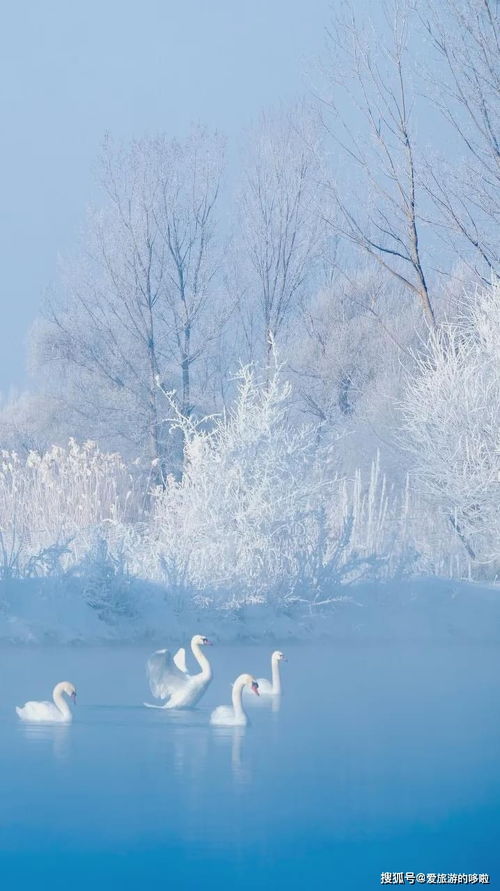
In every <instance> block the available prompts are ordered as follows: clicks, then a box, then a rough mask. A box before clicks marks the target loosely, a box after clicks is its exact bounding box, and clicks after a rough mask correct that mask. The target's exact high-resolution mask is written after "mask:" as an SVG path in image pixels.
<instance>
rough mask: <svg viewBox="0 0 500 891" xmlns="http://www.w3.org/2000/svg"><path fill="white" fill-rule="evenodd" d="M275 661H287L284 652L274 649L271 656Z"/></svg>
mask: <svg viewBox="0 0 500 891" xmlns="http://www.w3.org/2000/svg"><path fill="white" fill-rule="evenodd" d="M271 658H272V659H273V660H274V661H275V662H288V659H287V658H286V656H285V654H284V653H282V652H281V650H275V651H274V653H273V655H272V657H271Z"/></svg>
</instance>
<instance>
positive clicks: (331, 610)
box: [0, 577, 500, 644]
mask: <svg viewBox="0 0 500 891" xmlns="http://www.w3.org/2000/svg"><path fill="white" fill-rule="evenodd" d="M121 593H122V596H123V592H121ZM126 595H127V596H126V597H125V599H124V600H123V603H124V604H125V606H124V608H123V609H122V611H121V612H119V611H114V612H111V611H110V610H109V608H108V609H107V610H106V609H105V608H104V607H103V605H102V604H97V603H94V605H91V602H89V593H88V590H86V588H85V580H84V579H81V578H75V577H73V578H70V579H67V578H66V579H62V578H61V579H50V578H47V579H25V580H11V581H4V582H1V583H0V641H2V642H4V643H23V644H37V643H62V644H73V643H76V644H95V643H110V642H113V641H116V642H122V643H125V642H126V643H132V642H140V641H150V642H151V643H156V642H158V643H159V642H163V643H165V642H176V641H181V640H185V638H186V636H189V635H190V634H191V633H192V631H193V629H201V630H202V631H203V633H205V634H209V635H210V636H211V637H213V638H214V640H216V641H220V642H231V641H235V640H248V641H256V640H264V639H269V640H272V639H276V640H279V641H285V640H287V639H288V640H308V639H314V638H322V637H326V638H329V639H332V640H349V639H353V640H356V639H360V640H367V641H371V640H373V641H381V640H382V641H383V640H398V639H399V640H408V641H411V640H414V641H433V642H441V641H442V642H450V641H457V642H460V641H463V642H467V641H475V642H483V641H484V642H495V643H496V642H500V586H492V585H489V586H488V585H481V584H477V583H468V582H463V581H456V580H445V579H437V578H415V579H405V580H404V581H391V582H385V583H380V582H378V583H364V584H358V585H352V586H346V587H345V588H342V589H340V590H337V592H335V594H333V595H332V596H334V597H337V598H338V599H337V600H336V601H334V602H333V603H330V604H329V605H327V606H323V607H321V606H320V607H318V606H313V605H309V604H307V603H300V602H297V603H293V604H290V605H289V606H288V607H286V608H284V607H283V606H277V607H275V606H273V604H272V603H258V602H256V603H248V604H245V605H236V604H235V605H227V606H225V607H223V608H217V609H215V608H212V607H209V606H206V605H198V606H197V605H194V604H193V602H192V601H191V602H190V603H189V604H187V603H183V600H182V598H181V597H179V596H178V597H175V598H174V597H169V596H168V595H167V593H166V591H165V589H164V588H162V587H161V586H159V585H154V584H151V583H146V582H140V581H138V580H133V581H131V582H130V585H129V588H128V590H127V592H126ZM108 607H109V605H108Z"/></svg>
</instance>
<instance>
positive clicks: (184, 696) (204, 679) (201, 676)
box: [144, 634, 212, 708]
mask: <svg viewBox="0 0 500 891" xmlns="http://www.w3.org/2000/svg"><path fill="white" fill-rule="evenodd" d="M205 646H211V644H210V641H209V640H207V638H206V637H203V635H202V634H195V636H194V637H193V638H192V640H191V650H192V652H193V656H194V657H195V659H196V661H197V662H198V665H199V666H200V668H201V671H200V672H199V673H198V674H188V670H187V667H186V651H185V649H184V647H181V649H180V650H177V652H176V653H175V655H174V656H171V655H170V653H169V651H168V650H157V651H156V653H153V655H152V656H150V657H149V659H148V661H147V665H146V673H147V676H148V680H149V687H150V689H151V693H152V694H153V696H155V697H156V698H157V699H168V701H167V702H166V703H165V704H164V705H152V704H151V703H149V702H145V703H144V705H146V706H147V707H148V708H192V707H193V706H194V705H196V703H197V702H198V700H199V699H201V697H202V696H203V694H204V692H205V690H206V689H207V687H208V685H209V683H210V681H211V680H212V668H211V666H210V662H209V661H208V659H207V657H206V656H205V654H204V653H202V651H201V647H205Z"/></svg>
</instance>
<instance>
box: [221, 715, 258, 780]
mask: <svg viewBox="0 0 500 891" xmlns="http://www.w3.org/2000/svg"><path fill="white" fill-rule="evenodd" d="M245 733H246V728H245V727H217V728H216V729H215V730H214V731H213V739H214V741H215V744H216V745H217V746H220V747H221V748H222V747H223V748H225V749H226V750H229V749H230V751H231V773H232V775H233V780H234V782H235V783H236V784H237V785H239V786H242V785H248V784H249V783H250V782H251V781H252V765H251V762H250V761H249V759H248V758H247V759H245V758H244V757H242V751H243V740H244V738H245Z"/></svg>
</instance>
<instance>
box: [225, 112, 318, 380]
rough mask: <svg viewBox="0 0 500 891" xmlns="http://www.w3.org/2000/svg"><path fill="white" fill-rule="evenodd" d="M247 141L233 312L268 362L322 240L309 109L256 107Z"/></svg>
mask: <svg viewBox="0 0 500 891" xmlns="http://www.w3.org/2000/svg"><path fill="white" fill-rule="evenodd" d="M248 144H249V149H248V152H247V157H246V164H245V168H244V171H243V186H242V189H241V194H240V197H239V202H238V205H239V231H240V235H239V237H238V239H237V248H238V250H237V255H236V262H237V266H238V272H237V276H236V278H237V279H238V281H239V287H238V291H239V305H240V317H241V321H242V325H243V330H244V333H245V338H246V342H247V345H248V352H249V354H250V356H256V357H257V358H258V360H261V359H262V358H263V357H266V361H267V363H268V364H272V356H271V354H272V343H277V344H280V343H282V341H283V338H284V336H285V334H286V331H287V326H288V324H289V321H290V318H292V317H293V316H294V315H296V313H297V309H298V306H299V303H300V299H301V297H302V296H303V294H304V291H305V290H306V288H307V285H308V284H310V282H311V279H312V276H313V274H314V270H315V264H316V262H317V260H318V258H319V257H320V256H321V254H322V251H323V247H324V243H325V238H324V226H323V221H322V214H321V207H320V203H321V189H320V177H321V174H320V170H321V157H320V156H321V152H320V140H319V136H318V129H317V125H316V121H315V118H314V116H313V115H312V113H311V112H310V111H308V110H307V109H306V108H305V107H304V106H297V107H293V108H291V109H287V110H286V111H282V112H280V113H277V114H274V115H263V116H262V117H261V120H260V122H259V124H258V126H257V127H256V128H255V129H254V130H253V131H252V132H251V133H250V134H249V137H248ZM239 358H240V359H241V358H242V357H241V356H240V357H239Z"/></svg>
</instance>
